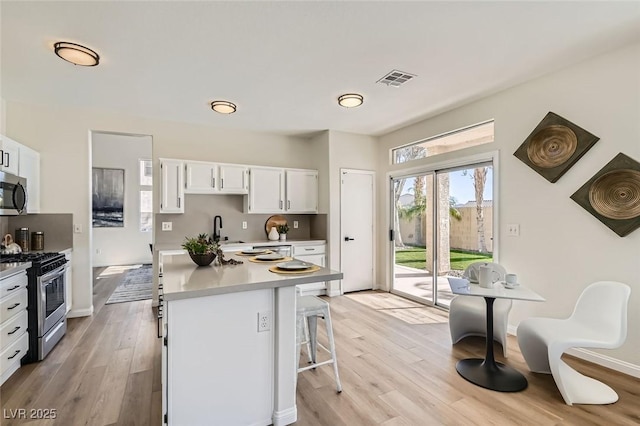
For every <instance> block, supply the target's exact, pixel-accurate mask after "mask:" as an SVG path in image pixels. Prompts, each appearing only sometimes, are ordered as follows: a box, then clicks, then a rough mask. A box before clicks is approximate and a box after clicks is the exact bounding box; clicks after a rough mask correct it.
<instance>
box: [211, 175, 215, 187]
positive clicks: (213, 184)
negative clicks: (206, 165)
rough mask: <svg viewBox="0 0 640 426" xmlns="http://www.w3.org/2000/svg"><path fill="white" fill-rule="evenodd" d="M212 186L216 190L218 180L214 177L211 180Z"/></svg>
mask: <svg viewBox="0 0 640 426" xmlns="http://www.w3.org/2000/svg"><path fill="white" fill-rule="evenodd" d="M211 186H212V187H213V188H215V187H216V178H214V177H212V178H211Z"/></svg>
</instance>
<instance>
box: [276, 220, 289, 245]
mask: <svg viewBox="0 0 640 426" xmlns="http://www.w3.org/2000/svg"><path fill="white" fill-rule="evenodd" d="M287 232H289V225H287V224H286V223H285V224H284V225H278V234H280V241H286V240H287Z"/></svg>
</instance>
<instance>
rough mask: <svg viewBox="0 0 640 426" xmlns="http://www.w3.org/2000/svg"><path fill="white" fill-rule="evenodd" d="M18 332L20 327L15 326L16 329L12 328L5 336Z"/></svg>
mask: <svg viewBox="0 0 640 426" xmlns="http://www.w3.org/2000/svg"><path fill="white" fill-rule="evenodd" d="M18 330H20V326H19V325H17V326H16V328H14V329H13V330H11V331H10V332H8V333H7V334H14V333H15V332H16V331H18Z"/></svg>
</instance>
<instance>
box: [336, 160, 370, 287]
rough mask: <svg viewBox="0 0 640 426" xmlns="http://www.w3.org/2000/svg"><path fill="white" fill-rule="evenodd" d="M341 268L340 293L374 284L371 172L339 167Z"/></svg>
mask: <svg viewBox="0 0 640 426" xmlns="http://www.w3.org/2000/svg"><path fill="white" fill-rule="evenodd" d="M341 175H342V186H341V188H342V190H341V192H340V198H341V200H340V201H341V202H340V206H341V212H340V220H341V250H340V254H341V256H340V257H341V258H340V265H341V270H342V272H343V273H344V278H343V279H342V291H343V293H346V292H349V291H358V290H369V289H372V288H373V280H374V273H373V258H374V248H373V218H374V197H373V194H374V193H373V180H374V173H373V172H369V171H362V170H346V169H342V170H341Z"/></svg>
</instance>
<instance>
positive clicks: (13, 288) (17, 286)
mask: <svg viewBox="0 0 640 426" xmlns="http://www.w3.org/2000/svg"><path fill="white" fill-rule="evenodd" d="M16 288H20V286H19V285H14V286H13V287H11V288H8V289H7V291H11V290H15V289H16Z"/></svg>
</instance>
